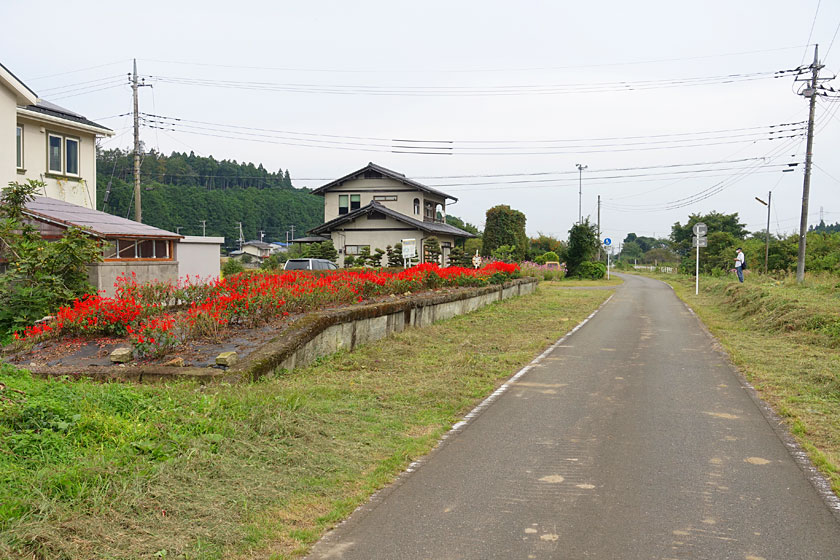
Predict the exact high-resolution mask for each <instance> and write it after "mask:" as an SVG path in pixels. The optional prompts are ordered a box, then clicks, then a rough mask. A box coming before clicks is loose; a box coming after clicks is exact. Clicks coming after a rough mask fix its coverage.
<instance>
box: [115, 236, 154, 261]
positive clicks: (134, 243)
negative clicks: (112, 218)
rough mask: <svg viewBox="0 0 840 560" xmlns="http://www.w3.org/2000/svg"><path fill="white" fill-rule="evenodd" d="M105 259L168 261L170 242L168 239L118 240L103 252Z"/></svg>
mask: <svg viewBox="0 0 840 560" xmlns="http://www.w3.org/2000/svg"><path fill="white" fill-rule="evenodd" d="M102 256H103V258H105V259H109V260H110V259H119V260H125V259H166V260H168V259H169V258H170V256H169V241H167V240H166V239H117V240H116V241H109V242H108V243H107V244H105V246H104V247H103V250H102Z"/></svg>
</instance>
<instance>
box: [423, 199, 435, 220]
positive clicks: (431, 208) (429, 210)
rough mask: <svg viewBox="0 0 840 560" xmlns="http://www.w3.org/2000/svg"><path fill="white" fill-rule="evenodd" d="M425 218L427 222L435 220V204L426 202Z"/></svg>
mask: <svg viewBox="0 0 840 560" xmlns="http://www.w3.org/2000/svg"><path fill="white" fill-rule="evenodd" d="M423 218H424V219H426V220H430V221H434V219H435V204H434V202H429V201H426V206H425V212H424V214H423Z"/></svg>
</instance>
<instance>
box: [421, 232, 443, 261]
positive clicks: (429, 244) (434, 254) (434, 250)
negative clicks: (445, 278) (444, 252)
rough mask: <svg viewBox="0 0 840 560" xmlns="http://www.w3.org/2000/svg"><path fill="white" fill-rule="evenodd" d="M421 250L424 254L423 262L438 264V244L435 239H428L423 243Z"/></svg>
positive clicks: (439, 252) (439, 251)
mask: <svg viewBox="0 0 840 560" xmlns="http://www.w3.org/2000/svg"><path fill="white" fill-rule="evenodd" d="M423 250H424V254H425V258H424V260H425V261H426V262H434V263H438V264H440V254H441V250H440V242H439V241H438V240H437V237H429V238H428V239H426V241H424V242H423Z"/></svg>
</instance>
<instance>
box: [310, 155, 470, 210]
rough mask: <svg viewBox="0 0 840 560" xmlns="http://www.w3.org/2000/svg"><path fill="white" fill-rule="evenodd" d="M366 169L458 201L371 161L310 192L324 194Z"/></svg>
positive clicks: (356, 176)
mask: <svg viewBox="0 0 840 560" xmlns="http://www.w3.org/2000/svg"><path fill="white" fill-rule="evenodd" d="M366 171H376V172H377V173H380V174H382V175H384V176H385V177H390V178H391V179H394V180H396V181H399V182H401V183H403V184H405V185H408V186H410V187H414V188H415V189H417V190H420V191H423V192H427V193H431V194H436V195H438V196H440V197H443V198H449V199H451V200H454V201H456V202H457V201H458V199H457V198H455V197H454V196H452V195H449V194H446V193H445V192H441V191H439V190H437V189H433V188H432V187H428V186H426V185H424V184H423V183H418V182H417V181H415V180H414V179H409V178H408V177H406V176H405V175H403V174H402V173H397V172H396V171H391V170H390V169H387V168H385V167H382V166H381V165H376V164H375V163H373V162H370V163H368V164H367V165H366V166H364V167H362V168H361V169H359V170H356V171H354V172H352V173H349V174H347V175H345V176H344V177H342V178H340V179H336V180H335V181H332V182H330V183H327V184H326V185H324V186H322V187H318V188H317V189H315V190H313V191H312V194H317V195H319V196H324V193H325V192H327V191H328V190H330V189H331V188H332V187H336V186H338V185H340V184H342V183H345V182H347V181H350V180H353V179H356V178H358V177H359V175H363V174H364V173H365V172H366Z"/></svg>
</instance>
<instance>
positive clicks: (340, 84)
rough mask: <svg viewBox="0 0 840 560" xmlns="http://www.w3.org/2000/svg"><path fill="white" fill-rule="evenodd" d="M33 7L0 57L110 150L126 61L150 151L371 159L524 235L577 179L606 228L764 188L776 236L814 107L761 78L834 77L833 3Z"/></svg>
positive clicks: (785, 226) (818, 159) (797, 189)
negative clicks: (517, 215)
mask: <svg viewBox="0 0 840 560" xmlns="http://www.w3.org/2000/svg"><path fill="white" fill-rule="evenodd" d="M818 5H819V7H818ZM34 6H35V5H33V4H32V2H30V1H18V0H4V1H3V2H2V4H0V21H3V33H2V34H0V57H1V58H0V61H2V63H3V64H4V65H5V66H7V67H8V68H9V69H10V70H11V71H12V72H14V73H15V74H16V75H17V76H18V77H19V78H20V79H21V80H23V81H24V82H25V83H26V84H27V85H28V86H29V87H31V88H32V89H33V90H34V91H35V92H36V93H38V94H39V96H40V97H42V98H44V99H47V100H50V101H53V102H55V103H57V104H59V105H62V106H64V107H67V108H68V109H71V110H73V111H76V112H78V113H81V114H83V115H85V116H87V117H88V118H91V119H93V120H96V121H97V122H100V123H102V124H104V125H105V126H108V127H110V128H112V129H114V130H115V131H116V133H117V135H116V137H115V138H113V139H110V140H108V141H106V142H104V143H103V146H104V147H122V148H127V147H129V146H130V145H131V142H132V139H131V130H130V126H131V120H130V117H128V116H118V117H117V116H115V115H121V114H124V113H127V112H129V111H130V110H131V90H130V88H129V87H128V86H127V84H126V79H125V78H126V76H125V75H126V73H128V72H130V71H131V59H132V58H136V59H137V62H138V70H139V73H140V75H141V76H144V77H145V78H146V83H147V84H153V87H152V88H143V89H141V91H140V106H141V111H143V112H146V113H150V114H154V115H160V116H162V117H166V118H164V119H160V118H158V119H156V121H157V125H158V126H163V127H164V128H168V129H169V130H159V129H154V128H148V127H144V128H143V129H142V131H141V134H142V138H143V140H144V142H145V143H146V146H147V147H149V148H151V147H154V148H156V149H159V150H160V151H162V152H164V153H169V152H171V151H190V150H193V151H195V153H196V154H199V155H205V156H209V155H212V156H214V157H215V158H216V159H235V160H237V161H239V162H242V161H252V162H254V163H255V164H258V163H262V164H263V165H264V166H265V167H266V168H268V169H270V170H276V169H277V168H283V169H289V170H290V173H291V176H292V179H293V182H294V184H295V186H298V187H302V186H308V187H316V186H319V185H321V184H324V183H326V182H328V181H329V180H331V179H334V178H337V177H340V176H342V175H345V174H347V173H349V172H351V171H353V170H355V169H357V168H360V167H362V166H363V165H365V164H366V163H367V162H368V161H373V162H375V163H378V164H380V165H383V166H385V167H388V168H390V169H393V170H395V171H399V172H401V173H405V174H406V175H408V176H409V177H412V178H414V179H417V180H419V181H421V182H423V183H426V184H428V185H430V186H436V187H437V188H439V189H440V190H443V191H444V192H447V193H449V194H451V195H453V196H455V197H457V198H458V199H459V200H458V202H457V203H456V204H455V205H452V206H450V207H449V208H448V211H449V213H451V214H454V215H457V216H459V217H461V218H463V219H464V220H466V221H468V222H471V223H474V224H476V225H479V226H483V223H484V216H485V212H486V210H487V209H488V208H490V207H492V206H494V205H497V204H508V205H510V206H511V207H513V208H515V209H518V210H520V211H522V212H524V213H525V215H526V217H527V231H528V233H529V234H531V235H535V234H537V233H538V232H541V233H546V234H551V235H554V236H557V237H560V238H566V236H567V234H568V230H569V228H570V227H571V226H572V225H573V224H574V223H575V222H576V221H577V219H578V203H579V199H578V189H579V180H580V179H581V177H582V190H583V197H582V203H581V206H582V214H583V216H584V217H586V216H590V217H591V219H592V221H593V222H594V221H595V220H596V213H597V202H596V201H597V196H598V195H601V199H602V203H603V204H602V209H601V224H602V231H603V235H602V236H603V237H611V238H613V239H614V240H617V241H618V240H621V239H623V238H624V236H625V235H626V234H627V233H628V232H635V233H637V234H638V235H649V236H654V235H655V236H660V237H665V236H667V235H668V234H669V233H670V228H671V225H672V224H673V223H674V222H677V221H679V222H682V223H685V222H686V221H687V218H688V215H689V214H691V213H706V212H709V211H712V210H716V211H719V212H723V213H733V212H737V213H738V214H739V215H740V216H741V219H742V221H743V222H744V223H746V224H747V227H748V229H750V230H751V231H758V230H763V229H764V227H765V220H766V208H765V207H764V206H762V205H761V204H759V203H758V202H756V201H755V199H754V197H756V196H759V197H761V198H764V199H766V197H767V193H768V191H770V190H772V191H773V211H772V214H771V226H770V229H771V232H773V233H790V232H792V231H795V230H797V229H798V224H799V212H800V204H801V197H802V179H803V168H804V166H803V165H799V166H798V167H795V168H793V169H794V170H793V171H792V172H786V173H783V172H782V171H781V169H783V168H785V167H786V166H787V164H788V163H796V162H800V163H801V162H803V161H804V157H805V156H804V154H805V138H804V121H806V120H807V117H808V105H807V101H806V100H805V98H803V97H802V96H800V95H797V94H796V92H797V90H798V89H799V87H800V86H801V84H799V83H794V74H793V73H792V72H787V73H783V74H781V75H779V77H773V76H774V72H777V71H785V70H793V69H796V68H797V67H799V66H800V65H805V66H807V65H808V64H810V63H811V61H812V59H813V56H814V50H813V44H814V43H819V45H820V59H821V61H822V62H824V63H825V65H826V67H825V68H824V69H823V70H822V74H821V76H823V77H826V78H827V77H831V76H833V75H835V74H836V73H837V72H838V71H840V38H837V40H836V43H835V42H834V39H835V37H836V35H837V30H838V26H840V2H836V1H828V0H822V1H821V2H820V1H818V0H803V1H800V2H790V1H786V0H737V1H733V0H724V1H721V0H707V1H704V2H691V3H689V2H674V1H673V0H671V1H645V0H641V1H637V2H626V1H618V0H614V1H600V2H599V1H591V2H564V1H557V0H555V1H543V2H536V1H521V2H511V1H508V2H501V1H495V0H481V1H472V0H470V1H452V0H449V1H445V2H444V1H438V0H426V1H424V2H411V3H407V2H398V1H394V0H390V1H365V0H357V1H354V2H347V1H346V0H345V1H316V0H312V1H308V2H285V1H265V2H256V1H248V0H241V1H238V2H230V1H224V2H216V1H207V0H205V1H202V2H185V1H177V2H172V1H168V2H161V1H157V0H150V1H145V2H142V3H139V4H135V5H132V4H128V3H122V2H109V3H103V2H89V1H77V2H66V1H64V2H53V1H42V2H39V3H38V4H37V8H36V7H34ZM132 9H134V10H136V12H135V13H132V11H131V10H132ZM815 14H816V17H815ZM33 21H37V23H32V22H33ZM812 26H813V30H812ZM838 81H840V80H834V81H831V82H824V83H825V85H826V86H834V87H835V88H836V89H840V84H838V83H837V82H838ZM838 108H840V102H831V101H830V100H829V99H827V98H823V99H821V100H820V102H819V103H818V104H817V126H816V131H817V134H816V140H815V144H814V163H815V167H814V170H813V176H812V187H811V198H810V212H809V217H810V219H809V222H810V223H811V224H816V223H818V222H819V219H820V210H821V208H822V210H823V212H824V217H825V221H826V222H827V223H833V222H837V221H840V159H838V158H837V157H836V153H837V148H838V146H840V114H838V113H837V110H838ZM175 118H177V119H181V120H180V121H174V120H172V119H175ZM162 123H168V124H162ZM788 123H802V124H788ZM148 124H151V125H154V124H155V122H153V121H149V122H148ZM779 125H785V126H779ZM234 127H238V128H234ZM771 127H772V128H771ZM770 138H775V139H772V140H771V139H770ZM394 151H409V152H415V153H394ZM416 152H433V153H431V154H429V153H416ZM578 163H580V164H582V165H586V166H587V168H586V169H585V170H583V172H582V174H580V173H579V171H578V170H577V168H576V164H578ZM185 225H186V224H185Z"/></svg>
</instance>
